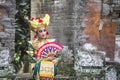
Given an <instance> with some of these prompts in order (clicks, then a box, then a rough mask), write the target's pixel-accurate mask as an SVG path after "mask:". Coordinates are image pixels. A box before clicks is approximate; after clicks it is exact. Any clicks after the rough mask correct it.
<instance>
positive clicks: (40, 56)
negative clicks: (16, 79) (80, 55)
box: [27, 14, 63, 80]
mask: <svg viewBox="0 0 120 80" xmlns="http://www.w3.org/2000/svg"><path fill="white" fill-rule="evenodd" d="M49 20H50V16H49V15H48V14H46V16H45V17H44V18H43V19H42V18H36V19H35V18H32V20H30V29H31V30H32V31H33V32H35V33H36V31H37V30H38V29H39V28H41V27H44V28H45V29H48V24H49ZM28 42H29V47H28V51H27V53H28V54H29V55H30V56H31V57H32V59H33V60H34V61H36V64H35V66H34V70H33V77H34V78H35V79H36V80H39V79H40V78H54V76H55V75H56V74H57V66H56V65H54V63H53V62H52V60H54V59H56V60H58V61H59V60H60V59H61V54H60V53H59V51H61V50H62V49H63V46H62V45H61V44H59V43H56V42H55V39H42V40H39V39H35V40H31V41H28ZM49 56H52V57H53V58H52V60H47V58H48V57H49Z"/></svg>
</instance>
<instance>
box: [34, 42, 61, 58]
mask: <svg viewBox="0 0 120 80" xmlns="http://www.w3.org/2000/svg"><path fill="white" fill-rule="evenodd" d="M62 49H63V46H62V45H61V44H59V43H57V42H47V43H45V44H43V45H42V46H40V48H39V49H38V51H37V54H36V58H46V57H48V56H52V55H57V54H58V52H60V51H61V50H62Z"/></svg>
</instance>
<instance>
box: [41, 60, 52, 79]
mask: <svg viewBox="0 0 120 80" xmlns="http://www.w3.org/2000/svg"><path fill="white" fill-rule="evenodd" d="M39 75H40V77H42V78H54V64H53V62H51V61H45V60H43V61H41V65H40V73H39Z"/></svg>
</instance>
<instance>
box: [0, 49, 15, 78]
mask: <svg viewBox="0 0 120 80" xmlns="http://www.w3.org/2000/svg"><path fill="white" fill-rule="evenodd" d="M9 54H10V53H9V50H2V51H0V77H1V76H2V77H3V76H7V75H9V74H12V75H13V74H14V72H15V71H14V67H13V65H11V64H10V62H9V61H10V55H9Z"/></svg>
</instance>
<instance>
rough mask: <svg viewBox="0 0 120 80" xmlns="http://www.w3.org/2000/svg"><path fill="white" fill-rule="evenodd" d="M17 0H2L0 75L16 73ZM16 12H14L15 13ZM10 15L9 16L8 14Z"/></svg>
mask: <svg viewBox="0 0 120 80" xmlns="http://www.w3.org/2000/svg"><path fill="white" fill-rule="evenodd" d="M15 7H16V6H15V1H14V3H13V1H12V0H7V1H6V0H0V24H1V26H0V64H1V65H0V77H2V76H8V75H14V72H15V70H14V67H13V64H12V63H11V62H12V60H13V54H14V50H15V47H14V45H15V43H14V40H15V39H14V38H15V29H14V27H13V24H14V21H15ZM13 12H14V13H13ZM8 15H9V16H8Z"/></svg>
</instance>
